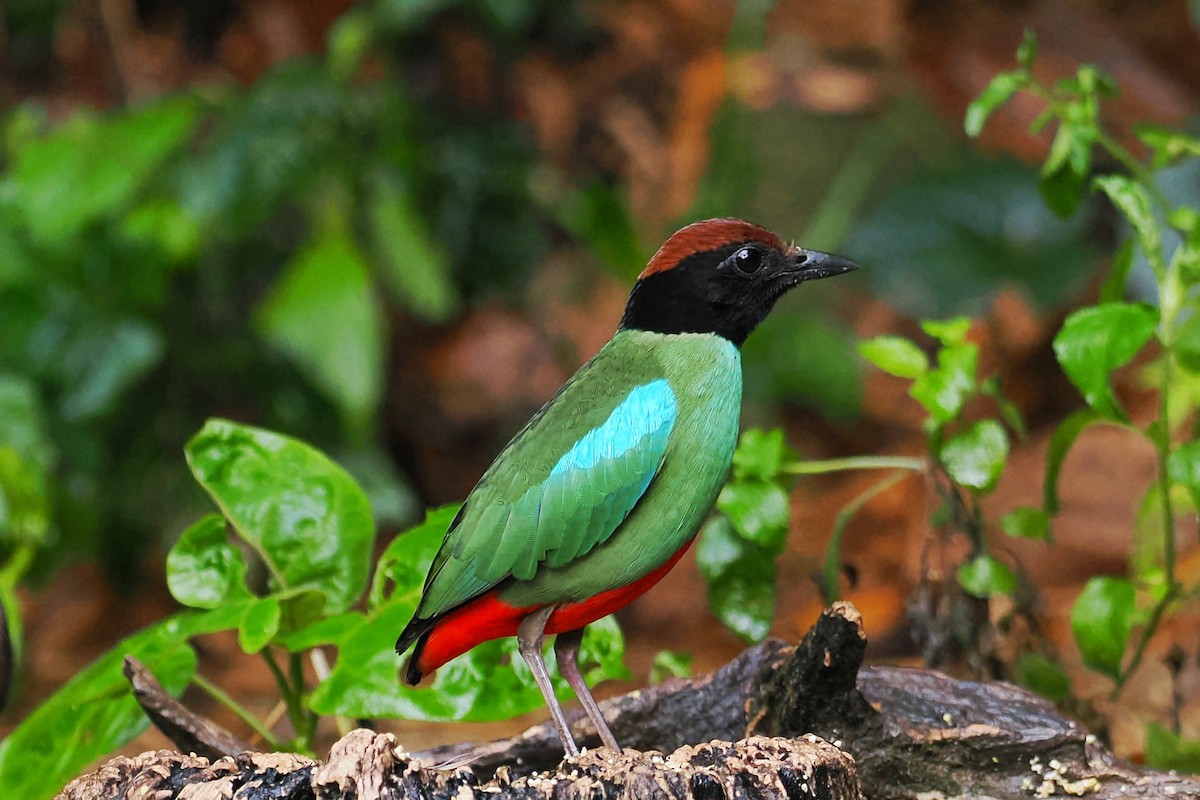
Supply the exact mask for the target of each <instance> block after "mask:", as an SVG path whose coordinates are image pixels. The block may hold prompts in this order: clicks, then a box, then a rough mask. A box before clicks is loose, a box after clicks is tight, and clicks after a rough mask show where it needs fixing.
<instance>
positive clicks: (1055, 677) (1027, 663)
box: [1016, 653, 1071, 703]
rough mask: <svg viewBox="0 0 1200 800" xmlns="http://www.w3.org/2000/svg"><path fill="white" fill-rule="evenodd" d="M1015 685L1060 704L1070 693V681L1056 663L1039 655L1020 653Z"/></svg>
mask: <svg viewBox="0 0 1200 800" xmlns="http://www.w3.org/2000/svg"><path fill="white" fill-rule="evenodd" d="M1016 679H1017V683H1019V684H1021V685H1022V686H1024V687H1025V688H1027V689H1032V690H1033V691H1035V692H1037V693H1038V694H1040V695H1041V696H1042V697H1045V698H1046V699H1047V700H1051V701H1053V702H1055V703H1058V702H1061V701H1063V700H1065V699H1067V697H1068V696H1069V695H1070V693H1071V680H1070V678H1068V677H1067V673H1066V670H1064V669H1063V667H1062V664H1059V663H1058V662H1057V661H1051V660H1050V659H1048V658H1046V657H1045V656H1044V655H1042V654H1041V653H1022V654H1021V658H1020V659H1018V661H1017V673H1016Z"/></svg>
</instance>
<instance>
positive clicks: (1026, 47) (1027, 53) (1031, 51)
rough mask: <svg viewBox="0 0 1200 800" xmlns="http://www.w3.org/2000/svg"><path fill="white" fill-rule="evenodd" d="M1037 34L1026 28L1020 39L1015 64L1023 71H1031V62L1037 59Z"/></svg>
mask: <svg viewBox="0 0 1200 800" xmlns="http://www.w3.org/2000/svg"><path fill="white" fill-rule="evenodd" d="M1037 49H1038V42H1037V34H1036V33H1034V32H1033V30H1032V29H1030V28H1026V29H1025V35H1024V36H1023V37H1021V44H1019V45H1018V46H1017V63H1018V64H1020V65H1021V67H1022V68H1023V69H1032V68H1033V62H1034V60H1035V59H1036V58H1037Z"/></svg>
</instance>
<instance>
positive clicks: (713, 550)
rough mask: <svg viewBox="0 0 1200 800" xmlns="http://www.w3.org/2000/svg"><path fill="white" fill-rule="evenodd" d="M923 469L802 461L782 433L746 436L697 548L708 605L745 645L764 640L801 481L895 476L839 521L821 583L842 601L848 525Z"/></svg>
mask: <svg viewBox="0 0 1200 800" xmlns="http://www.w3.org/2000/svg"><path fill="white" fill-rule="evenodd" d="M924 468H925V464H924V462H923V461H922V460H921V459H914V458H903V457H890V456H858V457H853V458H841V459H829V460H824V461H804V460H801V459H800V458H798V457H797V455H796V454H795V453H794V452H793V451H792V449H791V448H789V447H788V446H787V444H785V442H784V434H783V431H782V430H780V429H778V428H777V429H774V430H770V431H766V430H762V429H759V428H750V429H748V430H746V431H745V432H744V433H743V434H742V437H741V439H740V441H739V442H738V446H737V450H735V451H734V456H733V470H732V473H731V475H730V477H729V480H728V481H727V482H726V484H725V487H724V488H723V489H722V490H721V494H720V496H719V497H718V498H717V513H716V514H714V515H713V516H712V518H711V519H709V521H708V522H707V523H706V524H705V526H704V528H703V529H702V530H701V532H700V543H699V546H698V547H697V549H696V562H697V563H698V564H699V566H700V574H701V575H702V576H703V577H704V580H705V582H706V583H707V585H708V604H709V606H710V607H711V608H712V610H713V612H714V613H715V614H716V615H717V618H718V619H720V620H721V622H722V623H723V624H724V625H725V627H727V628H728V629H729V630H730V631H732V632H733V633H734V634H735V635H737V636H738V637H739V638H741V639H742V640H743V641H745V642H760V641H762V640H763V639H765V638H766V636H767V633H768V631H769V630H770V628H771V622H772V620H773V619H774V617H775V598H776V595H777V580H776V578H777V575H776V568H775V559H776V558H777V557H778V556H779V555H780V553H782V552H783V548H784V544H785V542H786V538H787V533H788V527H789V523H790V521H791V505H790V502H789V500H788V491H789V489H790V488H791V484H792V482H793V481H794V480H795V477H796V476H799V475H817V474H823V473H828V472H840V471H844V470H856V469H886V470H891V471H892V474H891V475H889V476H888V477H886V478H884V479H883V480H882V481H880V482H879V483H877V484H876V485H875V486H873V487H872V488H870V489H868V490H867V491H866V492H864V493H863V494H862V495H860V496H859V497H858V498H856V499H855V500H853V501H852V502H851V503H850V504H848V505H847V507H846V508H845V509H843V511H842V514H841V515H839V518H838V522H837V526H836V527H835V530H834V534H833V539H832V542H831V544H830V546H829V548H828V550H827V556H826V562H825V567H824V570H823V580H822V583H823V589H824V593H825V598H826V600H827V601H828V602H830V603H832V602H833V601H834V600H836V599H837V596H838V583H839V579H840V575H841V566H842V564H841V535H842V531H843V530H844V529H845V527H846V524H847V523H848V522H849V521H850V519H851V518H852V517H853V516H854V514H856V513H858V510H859V509H860V508H862V506H863V505H865V504H866V502H867V501H868V500H869V499H870V498H871V497H873V496H875V495H876V494H878V493H879V492H881V491H883V490H884V489H886V488H888V487H889V486H891V485H892V484H894V483H895V482H896V481H897V480H898V479H899V478H901V477H903V476H904V475H905V474H906V471H922V470H924Z"/></svg>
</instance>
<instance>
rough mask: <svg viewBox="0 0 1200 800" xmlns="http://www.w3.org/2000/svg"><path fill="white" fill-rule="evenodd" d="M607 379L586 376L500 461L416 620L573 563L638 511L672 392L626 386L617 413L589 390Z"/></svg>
mask: <svg viewBox="0 0 1200 800" xmlns="http://www.w3.org/2000/svg"><path fill="white" fill-rule="evenodd" d="M606 377H607V378H611V377H612V376H611V375H604V374H603V371H602V374H600V375H596V374H594V373H592V374H588V373H585V372H581V373H580V374H579V375H577V376H576V378H575V379H573V380H572V381H571V382H569V383H568V384H567V386H565V387H564V388H563V389H562V390H561V391H560V392H559V394H558V395H556V396H555V397H554V399H552V400H551V401H550V402H549V403H547V404H546V406H545V407H544V408H542V410H541V411H539V412H538V414H537V415H536V416H535V417H534V418H533V419H532V420H530V422H529V424H528V425H526V426H525V428H524V429H523V430H522V431H521V432H520V433H518V434H517V436H516V437H515V438H514V439H513V441H512V442H510V443H509V445H508V446H507V447H506V448H505V449H504V451H503V452H501V453H500V455H499V456H498V457H497V458H496V461H495V462H494V463H493V464H492V466H491V467H490V468H489V469H488V471H487V472H486V473H485V474H484V476H483V478H482V479H481V480H480V481H479V484H478V485H477V486H476V487H475V489H474V490H473V491H472V492H471V494H470V496H468V497H467V500H466V503H465V504H464V505H463V508H462V511H460V512H459V515H458V517H456V518H455V520H454V522H453V523H452V524H451V526H450V530H449V531H448V532H447V534H446V539H445V541H444V542H443V543H442V547H441V550H439V552H438V554H437V557H436V558H435V559H434V562H433V567H432V569H431V570H430V573H429V577H428V579H427V580H426V583H425V594H424V597H423V598H422V600H421V604H420V607H419V608H418V610H417V615H416V616H417V617H419V618H422V619H429V618H431V617H434V616H437V615H439V614H442V613H445V612H447V611H449V610H450V609H452V608H454V607H456V606H458V605H461V604H462V603H464V602H466V601H467V600H470V599H471V598H473V597H476V596H478V595H480V594H482V593H483V592H486V591H487V590H488V589H490V588H491V587H493V586H495V585H496V584H498V583H500V582H501V581H503V580H505V579H507V578H509V577H510V576H511V577H513V578H516V579H518V580H529V579H530V578H532V577H533V576H534V575H535V574H536V573H537V571H538V568H539V567H540V566H542V565H545V566H548V567H559V566H563V565H564V564H567V563H570V562H571V561H572V560H574V559H576V558H578V557H580V556H583V555H584V554H586V553H587V552H588V551H589V550H591V549H592V548H593V547H595V546H596V545H598V544H600V543H601V542H604V541H605V540H606V539H608V538H609V536H611V535H612V533H613V532H614V531H615V530H616V529H617V528H618V527H619V526H620V524H621V523H622V522H623V521H624V520H625V517H626V516H628V515H629V512H630V511H632V510H633V507H634V506H635V505H636V504H637V502H638V500H639V499H641V497H642V495H643V494H644V493H645V491H646V488H647V487H648V486H649V485H650V482H651V481H652V480H653V479H654V476H655V474H657V472H658V469H659V466H660V465H661V464H662V461H663V457H664V455H665V454H666V451H667V441H668V439H669V437H670V434H671V429H672V427H673V426H674V424H675V418H676V412H677V405H676V398H675V393H674V391H672V389H671V386H670V384H669V383H668V382H667V381H666V380H665V379H662V378H657V379H653V380H648V381H643V382H640V383H636V384H632V385H631V384H630V383H625V384H624V385H627V386H630V389H629V391H628V392H626V393H625V394H624V395H623V396H618V397H617V402H616V403H615V405H614V404H613V402H612V397H611V396H612V394H613V393H612V392H603V394H607V395H608V396H609V400H608V402H607V403H606V402H603V401H602V400H601V399H599V398H597V396H596V388H597V387H596V386H595V385H589V384H596V383H597V381H600V382H601V384H600V385H602V384H607V383H608V381H607V380H605V378H606ZM606 412H607V413H606Z"/></svg>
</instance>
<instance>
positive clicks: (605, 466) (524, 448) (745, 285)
mask: <svg viewBox="0 0 1200 800" xmlns="http://www.w3.org/2000/svg"><path fill="white" fill-rule="evenodd" d="M857 266H858V265H857V264H855V263H854V262H852V261H850V260H848V259H846V258H843V257H841V256H837V255H833V254H830V253H824V252H820V251H817V250H806V249H803V248H801V247H798V246H796V245H795V244H793V243H786V242H784V241H783V240H782V239H781V238H780V237H779V236H777V235H775V234H774V233H771V232H770V231H768V230H767V229H765V228H763V227H760V226H758V225H755V224H752V223H749V222H745V221H743V220H740V219H709V220H704V221H701V222H694V223H692V224H690V225H687V226H685V227H684V228H681V229H680V230H678V231H677V232H675V233H674V234H672V235H671V236H670V237H669V238H668V239H667V240H666V242H665V243H664V244H663V245H662V247H660V248H659V250H658V251H657V252H656V253H655V254H654V256H653V257H652V258H651V259H650V261H649V263H648V264H647V265H646V268H645V270H643V271H642V273H641V274H640V275H639V276H638V278H637V280H636V282H635V283H634V285H633V288H632V290H631V291H630V294H629V299H628V302H627V303H626V306H625V312H624V314H623V315H622V317H621V320H620V323H619V325H618V327H617V331H616V333H615V334H614V335H613V337H612V338H611V339H610V340H609V341H608V342H607V343H606V344H605V345H604V346H603V347H602V348H601V349H600V350H599V352H597V353H596V355H595V356H593V357H592V358H591V359H590V360H589V361H587V362H586V363H585V364H584V365H583V366H582V367H580V368H579V370H578V371H577V372H576V373H575V374H574V375H573V376H572V377H571V378H570V379H569V380H568V381H567V382H566V383H565V384H564V385H563V386H562V388H560V389H559V390H558V392H557V393H556V394H555V395H554V396H553V397H552V398H551V399H550V400H549V401H548V402H547V403H546V404H545V405H544V406H543V407H542V408H541V409H540V410H539V411H538V412H537V413H536V414H534V416H533V417H532V418H531V419H530V420H529V422H528V423H526V424H525V426H524V427H523V428H521V429H520V431H518V432H517V434H516V435H515V436H514V437H513V438H512V440H511V441H510V442H509V443H508V444H507V445H506V446H505V447H504V448H503V450H501V451H500V454H499V455H498V456H497V457H496V459H495V460H494V461H493V462H492V464H491V466H490V467H488V469H487V470H486V471H485V472H484V473H483V476H482V477H481V478H480V480H479V482H478V483H477V484H476V486H475V488H474V489H472V490H471V492H470V493H469V494H468V495H467V498H466V500H465V501H464V503H463V505H462V506H461V508H460V510H459V511H458V513H457V515H456V516H455V517H454V519H453V520H452V521H451V523H450V525H449V528H448V529H447V531H446V534H445V538H444V539H443V541H442V544H441V546H440V548H439V549H438V551H437V554H436V555H435V557H434V559H433V562H432V564H431V566H430V568H429V573H428V576H427V577H426V580H425V584H424V589H423V591H422V596H421V599H420V601H419V602H418V604H417V607H416V611H415V613H414V615H413V617H412V619H411V621H410V622H409V623H408V624H407V626H406V627H405V628H404V630H403V631H402V632H401V634H400V636H399V638H398V640H397V642H396V651H397V653H398V654H400V655H403V654H404V652H405V651H406V650H407V649H408V648H409V647H413V652H412V653H411V655H410V656H409V658H408V660H407V664H406V666H405V667H404V680H405V681H406V682H407V683H408V684H410V685H414V686H415V685H416V684H417V683H419V682H420V680H421V679H422V677H424V676H425V675H427V674H429V673H430V672H432V671H433V670H435V669H437V668H438V667H439V666H441V665H442V664H445V663H446V662H447V661H449V660H450V659H452V658H455V657H456V656H459V655H461V654H462V653H465V652H467V651H468V650H470V649H472V648H473V647H475V646H476V645H478V644H481V643H482V642H485V641H489V640H492V639H499V638H503V637H508V636H516V637H517V640H518V649H519V651H520V653H521V656H522V658H523V659H524V660H525V662H526V663H527V664H528V665H529V668H530V670H531V671H532V673H533V677H534V679H535V681H536V682H537V685H538V688H539V689H540V690H541V693H542V695H543V697H544V698H545V701H546V705H547V706H548V707H549V710H550V715H551V717H552V718H553V721H554V727H555V729H556V731H557V733H558V737H559V739H560V740H561V743H562V746H563V749H564V751H565V753H566V755H568V756H571V755H576V754H578V753H579V748H578V745H577V743H576V742H575V740H574V738H573V737H572V735H571V731H570V729H569V727H568V725H567V721H566V716H565V714H564V712H563V710H562V707H561V706H560V705H559V702H558V699H557V698H556V697H555V693H554V689H553V687H552V684H551V680H550V674H549V671H548V669H547V667H546V663H545V660H544V658H543V642H544V639H545V637H546V636H549V635H554V636H555V642H554V651H555V656H556V659H557V663H558V668H559V672H560V673H561V674H562V676H563V677H564V678H565V679H566V681H567V683H568V684H569V685H570V686H571V688H572V689H573V690H574V692H575V694H576V696H577V697H578V698H579V701H580V703H581V705H582V706H583V709H584V711H585V713H586V714H587V716H588V717H589V718H590V719H591V721H592V724H593V725H594V726H595V728H596V732H597V734H598V735H599V737H600V740H601V742H602V743H603V745H604V746H606V747H609V748H612V749H613V750H614V751H617V752H620V751H621V748H620V746H619V745H618V744H617V740H616V738H615V737H614V736H613V734H612V732H611V730H609V727H608V725H607V723H606V722H605V720H604V717H603V715H602V714H601V712H600V709H599V707H598V706H597V704H596V701H595V699H594V698H593V697H592V694H591V692H590V691H589V689H588V687H587V684H586V683H585V681H584V679H583V676H582V675H581V674H580V670H579V664H578V652H579V644H580V641H581V639H582V636H583V629H584V628H585V626H587V625H588V624H590V623H592V622H595V621H596V620H598V619H600V618H601V617H604V616H607V615H608V614H611V613H613V612H615V611H617V610H618V609H620V608H622V607H624V606H625V605H627V604H629V603H630V602H632V601H633V600H634V599H636V598H637V597H639V596H640V595H642V594H643V593H644V592H646V591H647V590H648V589H650V587H652V586H653V585H654V584H655V583H657V582H658V581H659V579H661V578H662V577H663V575H665V574H666V573H667V572H668V571H669V570H670V569H671V568H672V567H673V566H674V565H675V564H676V563H677V562H678V561H679V559H680V558H681V557H682V556H683V554H684V553H685V552H686V551H687V549H688V547H689V546H690V544H691V543H692V541H693V539H695V537H696V534H697V532H698V531H699V530H700V527H701V525H702V524H703V523H704V520H705V518H706V517H707V516H708V514H709V512H710V511H711V510H712V508H713V505H714V504H715V503H716V499H717V495H718V494H719V493H720V490H721V487H722V486H723V485H724V483H725V480H726V478H727V475H728V472H729V469H730V465H731V463H732V460H733V452H734V448H735V446H736V444H737V438H738V429H739V425H740V418H741V400H742V367H741V354H740V348H741V346H742V343H743V342H745V340H746V337H747V336H749V335H750V333H751V331H753V330H754V329H755V328H756V327H757V326H758V324H759V323H761V322H762V321H763V319H765V318H766V316H767V314H768V313H769V312H770V311H771V308H772V307H773V306H774V305H775V303H776V301H777V300H778V299H779V298H780V297H781V296H783V295H784V294H785V293H786V292H787V291H789V290H790V289H793V288H795V287H796V286H798V285H800V284H801V283H803V282H806V281H810V280H816V279H819V278H827V277H830V276H833V275H840V274H842V273H845V272H849V271H851V270H854V269H856V268H857Z"/></svg>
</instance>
